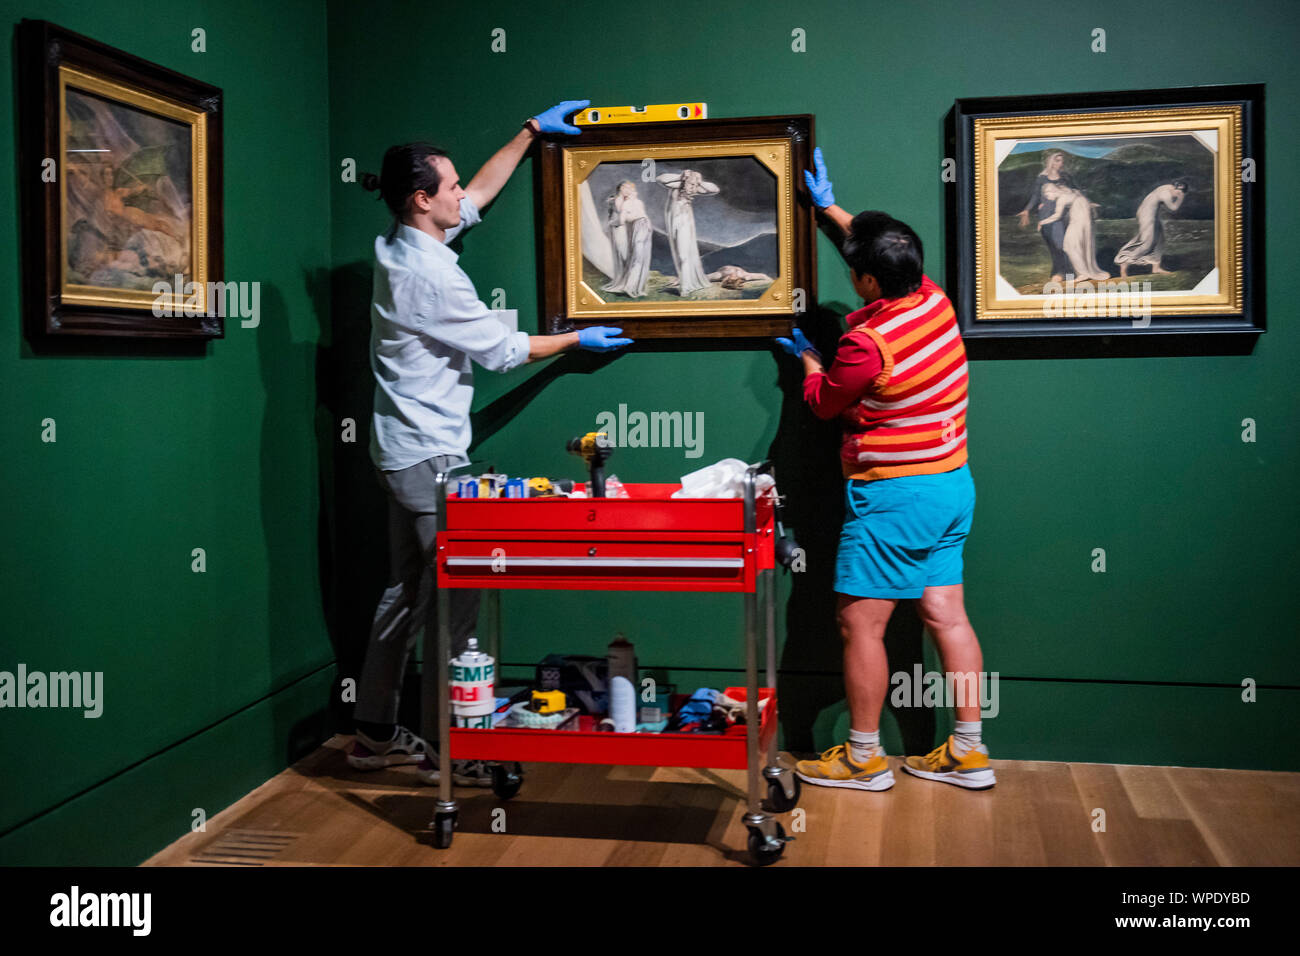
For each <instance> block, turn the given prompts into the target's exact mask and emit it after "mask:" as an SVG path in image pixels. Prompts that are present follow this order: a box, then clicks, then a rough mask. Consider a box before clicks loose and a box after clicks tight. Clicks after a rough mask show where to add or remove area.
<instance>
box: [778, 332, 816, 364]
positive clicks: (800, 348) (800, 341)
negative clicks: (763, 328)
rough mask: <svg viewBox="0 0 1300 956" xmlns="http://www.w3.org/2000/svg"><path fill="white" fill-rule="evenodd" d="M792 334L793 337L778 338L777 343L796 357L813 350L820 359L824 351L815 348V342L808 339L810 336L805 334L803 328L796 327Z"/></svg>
mask: <svg viewBox="0 0 1300 956" xmlns="http://www.w3.org/2000/svg"><path fill="white" fill-rule="evenodd" d="M790 334H791V335H792V336H793V338H789V339H777V340H776V344H777V345H779V346H781V348H783V349H785V350H786V351H787V352H789V353H790V354H791V355H793V356H794V357H795V358H798V357H799V356H801V355H803V353H804V352H812V353H813V354H814V355H816V356H817V358H819V359H820V358H821V357H822V353H821V352H818V351H817V350H816V349H815V348H813V344H812V343H811V342H809V341H808V337H807V336H806V335H804V334H803V330H802V329H798V328H796V329H794V330H793V331H792V332H791V333H790Z"/></svg>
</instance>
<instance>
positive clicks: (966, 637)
mask: <svg viewBox="0 0 1300 956" xmlns="http://www.w3.org/2000/svg"><path fill="white" fill-rule="evenodd" d="M918 611H919V612H920V614H921V621H922V622H923V623H924V624H925V627H926V630H928V631H929V632H930V635H931V636H932V637H933V638H934V643H935V645H936V646H937V647H938V648H939V659H940V660H941V661H942V662H943V670H944V674H945V675H952V676H951V678H949V679H951V680H955V681H956V682H957V687H958V688H959V689H960V688H963V687H965V688H971V689H972V693H970V694H967V695H966V696H965V699H963V698H962V697H960V696H959V697H958V703H959V704H961V706H959V707H957V708H955V710H956V717H957V719H958V720H962V721H970V720H979V719H980V700H979V676H980V672H981V671H983V670H984V655H983V653H982V652H981V651H980V644H979V640H978V639H977V638H976V637H975V629H974V628H973V627H971V623H970V619H969V618H967V617H966V600H965V595H964V593H963V590H962V586H961V585H960V584H950V585H946V586H944V587H930V588H926V589H925V592H924V593H923V594H922V595H921V602H920V606H919V607H918ZM971 697H974V700H971V699H970V698H971Z"/></svg>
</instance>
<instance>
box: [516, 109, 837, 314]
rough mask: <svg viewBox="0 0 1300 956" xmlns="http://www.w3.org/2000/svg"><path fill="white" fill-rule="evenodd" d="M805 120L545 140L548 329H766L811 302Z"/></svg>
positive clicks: (664, 126) (634, 128)
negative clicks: (801, 194) (803, 196)
mask: <svg viewBox="0 0 1300 956" xmlns="http://www.w3.org/2000/svg"><path fill="white" fill-rule="evenodd" d="M811 154H812V117H811V116H782V117H767V118H760V119H724V120H692V121H685V122H666V123H635V124H626V125H617V126H609V127H600V126H595V127H591V126H588V127H584V128H583V131H582V134H581V135H580V136H574V137H564V138H562V139H561V138H553V139H549V138H548V139H545V140H543V141H542V143H541V159H540V163H539V166H540V176H541V183H540V189H539V197H540V198H539V205H540V210H539V217H538V218H539V223H540V224H541V246H542V299H543V305H544V317H543V331H544V332H546V333H550V334H554V333H559V332H567V331H572V330H574V329H579V328H585V327H587V326H592V325H615V326H619V327H621V328H622V329H623V330H624V334H626V335H629V336H631V337H633V338H638V339H647V338H657V339H694V338H713V339H717V338H766V337H769V336H772V335H781V334H786V333H788V332H789V330H790V327H791V326H792V325H793V324H794V322H795V321H796V319H797V317H798V315H799V314H800V313H801V312H803V311H806V310H808V309H810V308H811V307H812V302H813V299H814V298H815V292H814V288H813V281H814V271H815V270H814V268H813V254H814V242H813V240H814V223H813V216H812V212H811V209H810V207H809V206H808V204H807V202H804V201H800V200H799V199H798V196H797V192H798V184H799V183H800V182H801V180H800V179H799V177H800V175H801V171H802V170H804V169H808V168H811Z"/></svg>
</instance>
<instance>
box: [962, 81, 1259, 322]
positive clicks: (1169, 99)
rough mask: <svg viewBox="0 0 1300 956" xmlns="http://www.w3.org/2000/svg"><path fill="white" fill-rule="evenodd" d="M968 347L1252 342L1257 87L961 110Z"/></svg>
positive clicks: (986, 102) (1001, 101)
mask: <svg viewBox="0 0 1300 956" xmlns="http://www.w3.org/2000/svg"><path fill="white" fill-rule="evenodd" d="M953 118H954V132H955V136H956V149H957V156H958V164H959V168H960V169H961V171H962V174H961V175H960V176H959V178H958V194H957V217H958V222H957V224H956V225H957V249H958V257H957V286H958V292H959V295H958V299H959V302H960V308H959V313H960V321H961V327H962V334H963V336H965V337H968V338H997V337H1017V336H1071V335H1120V334H1123V335H1146V334H1152V333H1259V332H1262V331H1263V330H1264V321H1263V296H1262V294H1261V291H1262V290H1261V289H1260V280H1261V276H1262V252H1263V242H1262V238H1263V200H1262V195H1261V189H1262V185H1261V183H1260V173H1261V171H1260V170H1259V168H1258V166H1257V163H1258V162H1259V160H1260V158H1261V155H1262V146H1263V143H1262V138H1261V137H1262V133H1261V130H1262V124H1263V89H1262V87H1260V86H1228V87H1199V88H1191V89H1179V90H1148V91H1144V92H1115V93H1085V94H1069V95H1063V96H1044V97H1004V98H997V99H963V100H958V101H957V103H956V106H955V108H954V111H953Z"/></svg>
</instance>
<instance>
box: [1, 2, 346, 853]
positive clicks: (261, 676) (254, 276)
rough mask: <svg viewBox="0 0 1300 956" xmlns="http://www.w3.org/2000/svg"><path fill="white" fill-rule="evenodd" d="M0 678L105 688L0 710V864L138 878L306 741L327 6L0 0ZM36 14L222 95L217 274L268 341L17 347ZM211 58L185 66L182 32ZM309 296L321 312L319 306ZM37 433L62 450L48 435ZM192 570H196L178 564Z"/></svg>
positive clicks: (324, 681)
mask: <svg viewBox="0 0 1300 956" xmlns="http://www.w3.org/2000/svg"><path fill="white" fill-rule="evenodd" d="M0 10H2V11H3V18H2V19H3V22H5V23H7V24H8V25H9V30H10V34H9V44H8V46H7V47H6V57H5V64H6V67H7V68H6V69H4V70H3V71H0V104H3V105H2V106H0V179H2V180H3V181H4V182H7V183H9V184H10V187H9V188H8V189H6V190H4V191H3V193H0V311H2V313H3V315H4V318H5V327H6V329H7V335H6V337H5V339H6V344H5V347H3V348H0V396H2V398H3V408H4V414H3V415H0V441H2V443H3V447H4V449H5V462H4V465H3V467H0V497H2V498H3V500H4V501H5V503H6V506H5V510H4V522H3V527H4V530H3V542H4V547H3V549H2V550H0V581H3V582H4V583H3V590H4V614H3V621H0V669H3V670H9V671H13V670H14V668H15V666H16V664H17V663H18V662H23V663H25V664H26V665H27V667H28V668H29V669H30V670H42V671H59V670H70V669H75V670H79V671H102V672H103V674H104V697H105V701H104V711H103V715H102V716H101V717H99V718H98V719H86V718H84V717H83V716H82V715H81V713H80V712H78V711H68V710H8V709H6V710H3V711H0V766H3V767H4V770H3V772H2V773H0V779H2V780H3V783H2V784H0V862H25V863H26V862H37V863H135V862H138V861H140V860H142V859H144V858H145V857H147V856H148V855H150V854H151V853H153V852H155V851H156V850H158V849H160V848H161V847H163V846H165V845H167V844H168V843H170V842H171V841H172V840H175V839H176V838H177V837H179V836H181V835H182V834H184V833H186V832H189V829H190V826H191V822H192V820H193V817H192V811H193V810H194V809H195V808H200V809H203V810H204V811H205V813H206V814H207V815H208V816H209V817H210V816H211V815H212V814H214V813H216V812H217V811H218V810H220V809H221V808H222V807H224V806H226V805H227V804H229V803H230V802H231V801H232V800H234V799H237V798H238V797H239V796H241V795H243V794H244V793H246V792H247V791H248V790H251V789H252V788H253V787H255V786H257V785H258V784H259V783H261V782H262V781H264V780H265V779H266V778H267V777H269V776H271V775H272V774H274V773H275V772H277V771H278V770H280V769H281V768H283V767H284V766H285V764H286V762H287V761H288V759H289V758H290V757H291V756H293V754H294V751H295V750H297V749H301V748H302V747H303V746H310V745H312V744H314V743H315V742H316V741H317V740H318V739H319V737H320V734H321V732H322V727H321V726H319V725H320V723H321V722H320V720H319V719H318V718H317V717H316V716H314V715H316V714H318V713H319V712H321V711H322V709H323V707H324V706H325V703H326V701H327V698H328V694H329V683H330V680H331V678H332V675H333V670H334V664H333V660H334V655H333V653H332V651H331V647H330V644H329V640H328V637H327V632H326V626H325V619H324V616H323V612H322V603H321V587H320V584H319V575H318V573H317V551H318V548H317V535H318V528H317V525H318V510H319V493H318V485H319V483H320V468H319V465H318V450H317V437H316V434H315V424H314V419H315V406H316V396H315V387H314V377H315V374H316V373H315V364H316V360H317V356H316V347H317V340H318V337H319V334H320V324H321V321H322V320H321V318H320V317H319V316H318V314H317V304H316V303H317V298H318V297H317V296H315V295H314V294H313V288H312V281H313V279H314V277H315V276H316V275H317V274H318V272H319V271H320V270H322V269H323V268H324V267H325V266H326V264H327V257H328V255H329V249H328V230H329V218H330V209H329V195H328V192H327V189H328V177H329V170H328V169H327V168H326V166H325V163H324V156H325V155H326V153H327V151H328V142H327V134H326V125H327V122H328V115H329V112H328V101H327V99H326V96H327V92H326V90H327V83H326V36H325V29H326V28H325V12H324V8H323V7H322V6H321V5H320V4H319V3H313V2H305V0H304V2H289V3H280V4H276V5H273V6H272V5H267V4H262V3H256V2H249V0H240V2H234V3H221V4H213V3H182V4H176V3H164V2H155V0H146V2H144V3H142V4H137V5H135V6H132V7H130V8H129V9H128V8H124V7H121V6H117V5H109V4H86V3H69V2H44V3H40V4H32V3H27V4H19V3H12V2H9V0H3V2H2V3H0ZM24 17H28V18H33V19H46V20H50V21H52V22H54V23H57V24H59V25H60V26H63V27H65V28H67V29H70V30H73V31H75V32H78V33H81V34H84V35H86V36H89V37H92V38H94V39H96V40H99V41H101V42H104V43H107V44H110V45H112V46H116V47H118V48H121V49H125V50H128V51H130V52H131V53H134V54H136V55H138V56H141V57H144V58H146V59H149V60H152V61H154V62H156V63H160V64H162V65H163V66H166V67H169V68H171V69H174V70H177V71H179V72H182V73H185V74H188V75H191V76H195V77H197V78H199V79H202V80H204V81H206V82H208V83H212V84H214V85H216V86H219V87H221V88H222V89H223V91H224V94H225V127H224V132H225V230H226V243H225V248H226V278H227V279H230V280H235V281H249V282H251V281H258V282H260V283H261V310H262V316H261V325H260V327H258V328H256V329H245V328H242V327H241V326H240V322H239V321H238V320H237V319H235V320H227V323H226V337H225V338H224V339H221V340H218V341H214V342H212V343H210V344H209V345H208V346H207V348H206V352H205V353H204V354H202V355H196V356H177V355H176V354H175V351H174V350H170V351H169V350H153V351H152V352H151V351H150V350H147V349H145V348H140V349H135V350H133V351H131V352H130V353H128V354H118V355H106V354H95V353H94V352H93V351H89V350H88V351H87V353H86V354H84V355H82V356H59V357H51V356H46V355H35V354H33V351H32V349H31V348H30V347H29V345H28V343H27V342H26V341H25V339H24V338H23V336H22V331H21V322H20V297H19V274H18V254H19V251H20V242H21V236H20V232H19V223H18V214H17V203H18V196H19V191H20V189H21V187H22V185H23V183H24V181H25V179H31V178H33V177H35V176H36V175H37V172H36V171H34V170H19V169H17V168H16V167H15V147H16V144H15V142H14V137H15V135H16V132H15V115H14V110H15V108H16V100H15V93H14V90H13V84H14V81H15V77H14V69H13V32H12V31H13V28H14V27H16V25H17V24H18V22H19V20H21V19H22V18H24ZM196 27H202V28H203V29H204V30H205V31H206V45H207V52H205V53H196V52H191V49H190V46H191V44H190V36H191V30H192V29H194V28H196ZM319 300H320V301H321V302H325V301H327V296H323V295H322V296H319ZM45 418H53V419H54V420H55V422H56V428H57V441H56V442H54V443H51V444H47V443H43V442H42V441H41V421H42V420H43V419H45ZM194 548H203V549H205V551H206V554H207V571H206V573H202V574H196V573H193V572H192V571H191V570H190V563H191V557H190V554H191V550H192V549H194Z"/></svg>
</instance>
